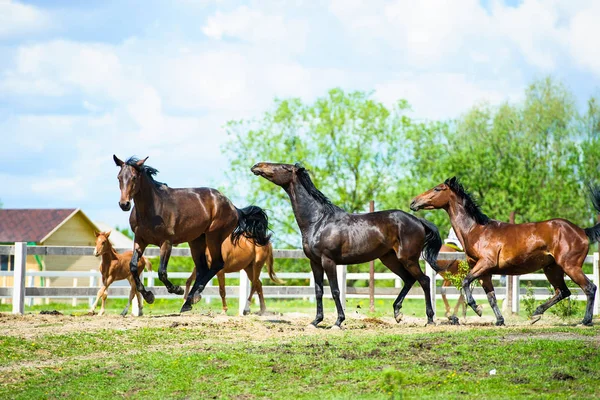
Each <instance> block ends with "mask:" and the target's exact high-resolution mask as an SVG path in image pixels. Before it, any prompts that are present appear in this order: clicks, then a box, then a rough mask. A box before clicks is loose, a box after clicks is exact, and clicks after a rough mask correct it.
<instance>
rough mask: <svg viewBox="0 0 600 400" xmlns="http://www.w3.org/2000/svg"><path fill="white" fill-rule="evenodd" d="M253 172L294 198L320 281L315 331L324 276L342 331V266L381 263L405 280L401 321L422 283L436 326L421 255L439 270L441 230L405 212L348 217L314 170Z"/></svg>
mask: <svg viewBox="0 0 600 400" xmlns="http://www.w3.org/2000/svg"><path fill="white" fill-rule="evenodd" d="M252 172H253V173H254V174H255V175H260V176H262V177H263V178H265V179H267V180H269V181H271V182H273V183H274V184H276V185H278V186H281V187H282V188H283V189H284V190H285V191H286V192H287V194H288V195H289V197H290V200H291V202H292V208H293V210H294V215H295V216H296V221H297V222H298V226H299V227H300V232H301V233H302V248H303V249H304V254H306V256H307V257H308V258H309V259H310V266H311V268H312V271H313V274H314V277H315V295H316V299H317V315H316V318H315V320H314V321H313V322H312V324H313V325H314V326H317V324H319V323H320V322H321V321H322V320H323V272H325V273H326V274H327V279H328V280H329V286H330V287H331V294H332V296H333V299H334V301H335V305H336V308H337V312H338V318H337V321H336V322H335V325H334V326H335V327H338V328H339V327H340V325H341V324H342V322H343V321H344V319H345V315H344V308H343V306H342V303H341V302H340V290H339V288H338V281H337V275H336V270H335V269H336V265H337V264H344V265H345V264H360V263H365V262H368V261H371V260H374V259H376V258H379V259H380V260H381V262H382V263H383V264H384V265H386V266H387V267H388V268H389V269H390V270H391V271H392V272H394V273H396V274H397V275H398V276H399V277H400V278H402V280H403V281H404V287H403V288H402V290H401V291H400V294H399V295H398V298H397V299H396V301H395V302H394V316H395V318H396V320H397V321H400V320H401V318H402V314H401V313H400V309H401V308H402V301H403V300H404V297H405V296H406V294H407V293H408V291H409V290H410V288H411V287H412V285H413V284H414V283H415V281H417V280H418V281H419V283H420V284H421V287H422V288H423V290H424V292H425V303H426V308H427V320H428V323H433V308H432V306H431V297H430V296H429V285H430V282H429V278H428V277H427V276H426V275H425V274H424V273H423V271H421V267H420V266H419V256H420V255H421V253H423V255H424V258H425V260H427V262H429V263H430V264H431V265H432V266H434V267H436V268H437V265H436V258H437V254H438V252H439V251H440V247H441V245H442V240H441V238H440V234H439V232H438V230H437V228H436V226H435V225H433V224H432V223H430V222H428V221H425V220H423V219H420V218H417V217H415V216H413V215H410V214H407V213H405V212H404V211H400V210H388V211H379V212H374V213H367V214H348V213H347V212H345V211H344V210H342V209H341V208H339V207H337V206H335V205H333V204H332V203H331V202H330V201H329V199H327V197H325V196H324V195H323V193H321V192H320V191H319V190H317V188H316V187H315V185H314V184H313V183H312V181H311V179H310V176H309V175H308V171H306V170H305V169H304V168H303V167H301V166H300V165H299V164H296V165H291V164H272V163H258V164H256V165H255V166H253V167H252Z"/></svg>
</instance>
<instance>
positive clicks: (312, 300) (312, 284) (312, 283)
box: [308, 272, 315, 303]
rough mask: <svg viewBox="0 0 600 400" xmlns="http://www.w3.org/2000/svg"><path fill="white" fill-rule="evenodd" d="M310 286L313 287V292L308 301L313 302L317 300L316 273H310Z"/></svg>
mask: <svg viewBox="0 0 600 400" xmlns="http://www.w3.org/2000/svg"><path fill="white" fill-rule="evenodd" d="M308 286H310V287H311V288H312V289H313V292H312V294H311V295H310V296H308V301H309V302H311V303H314V302H315V274H313V273H312V272H311V273H310V281H309V282H308Z"/></svg>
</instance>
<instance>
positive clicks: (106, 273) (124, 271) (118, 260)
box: [90, 231, 152, 316]
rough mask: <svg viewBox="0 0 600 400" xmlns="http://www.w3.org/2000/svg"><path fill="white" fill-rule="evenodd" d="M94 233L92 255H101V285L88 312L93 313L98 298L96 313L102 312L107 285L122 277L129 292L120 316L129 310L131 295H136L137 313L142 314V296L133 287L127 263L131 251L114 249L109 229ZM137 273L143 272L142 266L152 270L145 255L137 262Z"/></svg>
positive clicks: (133, 282)
mask: <svg viewBox="0 0 600 400" xmlns="http://www.w3.org/2000/svg"><path fill="white" fill-rule="evenodd" d="M95 234H96V247H95V248H94V255H95V256H96V257H102V262H101V263H100V273H101V274H102V287H101V288H100V290H98V295H97V296H96V301H95V302H94V305H93V306H92V308H91V310H90V313H91V314H93V313H94V310H95V309H96V306H97V305H98V300H99V299H100V298H102V306H101V307H100V313H99V314H98V315H102V314H104V305H105V303H106V298H107V297H108V294H107V293H106V291H107V290H108V287H109V286H110V285H111V284H112V283H113V282H114V281H120V280H122V279H127V280H128V281H129V284H130V285H131V291H130V292H129V301H128V302H127V305H126V306H125V309H124V310H123V312H121V315H122V316H125V315H127V312H128V311H129V306H130V305H131V301H132V300H133V296H137V301H138V305H139V307H140V313H139V315H142V314H143V312H142V308H143V307H144V303H142V297H141V296H140V293H139V292H138V291H137V289H136V287H135V281H134V280H133V277H132V276H131V272H130V271H129V263H130V262H131V257H132V256H133V251H126V252H125V253H123V254H119V253H117V252H116V251H115V249H114V248H113V246H112V244H111V243H110V240H108V237H109V236H110V231H107V232H95ZM138 267H139V268H138V271H139V272H138V275H142V272H144V268H147V269H148V271H152V264H150V261H148V260H147V259H146V257H141V258H140V260H139V262H138Z"/></svg>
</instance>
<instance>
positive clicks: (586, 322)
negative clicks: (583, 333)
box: [579, 321, 594, 326]
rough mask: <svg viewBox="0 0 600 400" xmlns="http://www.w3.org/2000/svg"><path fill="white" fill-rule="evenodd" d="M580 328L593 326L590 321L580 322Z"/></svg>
mask: <svg viewBox="0 0 600 400" xmlns="http://www.w3.org/2000/svg"><path fill="white" fill-rule="evenodd" d="M579 325H581V326H593V325H594V324H593V323H592V321H581V324H579Z"/></svg>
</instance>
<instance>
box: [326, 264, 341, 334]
mask: <svg viewBox="0 0 600 400" xmlns="http://www.w3.org/2000/svg"><path fill="white" fill-rule="evenodd" d="M321 265H323V269H324V270H325V273H326V274H327V280H328V281H329V287H330V288H331V297H333V301H334V302H335V308H336V309H337V313H338V318H337V320H336V321H335V324H334V325H333V326H332V328H341V325H342V322H344V320H345V319H346V314H345V313H344V305H343V304H342V301H341V299H340V287H339V284H338V280H337V271H336V264H335V262H334V261H333V260H331V259H329V258H325V257H323V258H322V259H321Z"/></svg>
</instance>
